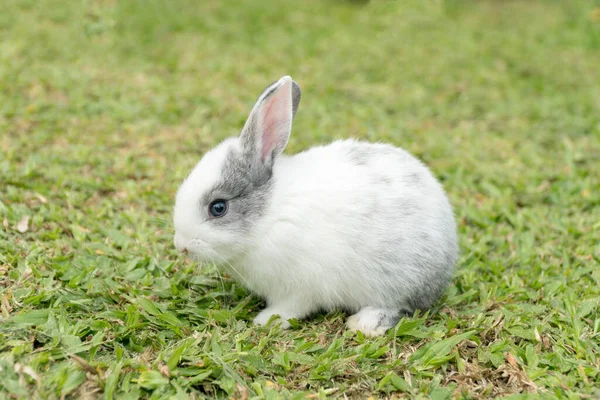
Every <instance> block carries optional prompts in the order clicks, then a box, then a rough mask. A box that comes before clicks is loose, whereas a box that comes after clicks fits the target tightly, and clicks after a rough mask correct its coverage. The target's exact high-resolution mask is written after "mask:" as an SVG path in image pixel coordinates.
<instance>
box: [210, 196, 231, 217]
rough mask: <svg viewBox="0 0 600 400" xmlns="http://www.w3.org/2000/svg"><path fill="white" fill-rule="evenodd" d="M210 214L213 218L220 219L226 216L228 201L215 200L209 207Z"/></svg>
mask: <svg viewBox="0 0 600 400" xmlns="http://www.w3.org/2000/svg"><path fill="white" fill-rule="evenodd" d="M208 212H209V213H210V215H211V216H213V217H215V218H218V217H222V216H223V215H225V213H226V212H227V201H225V200H215V201H213V202H212V203H210V205H209V206H208Z"/></svg>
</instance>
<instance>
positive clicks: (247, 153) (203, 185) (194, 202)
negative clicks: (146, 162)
mask: <svg viewBox="0 0 600 400" xmlns="http://www.w3.org/2000/svg"><path fill="white" fill-rule="evenodd" d="M299 102H300V88H299V87H298V85H297V84H296V83H295V82H294V81H292V79H291V78H290V77H289V76H285V77H283V78H281V79H280V80H278V81H277V82H275V83H273V84H271V85H269V86H268V87H267V88H266V89H265V91H264V92H263V93H262V94H261V95H260V97H259V98H258V100H257V102H256V104H255V105H254V107H253V108H252V111H251V112H250V115H249V116H248V120H247V121H246V124H245V125H244V128H243V129H242V132H241V134H240V136H239V137H237V138H230V139H227V140H225V141H223V142H222V143H220V144H219V145H218V146H217V147H215V148H214V149H212V150H211V151H209V152H208V153H206V154H205V155H204V157H202V159H201V160H200V162H199V163H198V164H197V165H196V167H195V168H194V169H193V170H192V172H191V173H190V175H189V176H188V177H187V179H186V180H185V181H184V182H183V183H182V184H181V187H180V188H179V190H178V192H177V197H176V201H175V209H174V224H175V238H174V242H175V246H176V247H177V249H178V250H180V251H185V252H188V253H189V254H190V255H191V256H192V257H194V258H195V259H198V260H199V261H207V262H215V263H217V264H222V263H229V262H232V261H233V260H234V259H236V258H237V257H240V256H243V254H244V253H245V252H246V251H247V249H248V248H249V247H250V246H252V242H253V241H255V240H257V235H256V232H255V227H256V226H257V223H258V222H260V220H261V218H264V216H265V213H266V212H267V211H268V206H269V201H270V198H271V196H272V193H273V191H274V190H275V188H274V182H273V180H272V179H271V178H272V175H273V167H274V164H275V161H276V159H277V157H278V156H279V155H280V154H281V153H282V152H283V150H284V149H285V146H286V145H287V142H288V139H289V136H290V131H291V128H292V120H293V119H294V115H295V114H296V110H297V108H298V104H299Z"/></svg>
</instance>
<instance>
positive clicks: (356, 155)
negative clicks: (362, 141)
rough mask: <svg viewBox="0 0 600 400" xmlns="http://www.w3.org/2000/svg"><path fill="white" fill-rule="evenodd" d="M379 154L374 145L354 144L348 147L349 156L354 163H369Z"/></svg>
mask: <svg viewBox="0 0 600 400" xmlns="http://www.w3.org/2000/svg"><path fill="white" fill-rule="evenodd" d="M376 154H377V151H376V149H375V148H374V147H373V146H364V145H363V146H360V145H357V146H352V147H350V148H348V158H350V161H351V162H352V163H353V164H354V165H367V164H368V163H369V161H370V160H371V159H372V158H373V157H375V156H376Z"/></svg>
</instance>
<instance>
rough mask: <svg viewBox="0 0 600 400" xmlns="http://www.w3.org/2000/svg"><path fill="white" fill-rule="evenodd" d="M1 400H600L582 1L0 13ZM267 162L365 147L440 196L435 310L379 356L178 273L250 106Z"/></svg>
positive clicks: (593, 45) (588, 66) (597, 204)
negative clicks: (180, 240)
mask: <svg viewBox="0 0 600 400" xmlns="http://www.w3.org/2000/svg"><path fill="white" fill-rule="evenodd" d="M0 38H1V40H0V300H1V302H0V307H1V313H0V399H4V398H7V399H8V398H41V399H58V398H80V399H91V398H98V397H100V398H104V399H112V398H119V399H136V398H151V399H159V398H160V399H162V398H174V399H188V398H189V399H195V398H203V397H209V398H213V397H218V398H222V397H230V398H231V397H233V398H237V399H248V398H267V399H274V398H298V399H300V398H306V397H307V396H308V397H309V398H325V397H332V398H336V397H337V398H345V397H348V398H367V397H369V396H372V397H374V398H383V397H417V398H431V399H446V398H457V397H458V398H463V397H464V398H489V397H494V396H501V395H506V394H514V396H515V397H513V398H521V397H522V398H525V397H526V396H531V395H533V396H540V397H544V398H570V399H580V398H600V389H599V388H600V3H598V2H597V1H595V2H594V1H578V0H577V1H576V0H569V1H558V0H556V1H552V0H548V1H534V0H530V1H525V0H521V1H517V0H515V1H499V0H496V1H492V0H484V1H466V0H464V1H461V0H453V1H442V0H437V1H433V0H427V1H421V0H408V1H370V2H369V1H350V0H346V1H343V0H320V1H319V0H309V1H302V2H298V1H296V2H292V1H287V0H286V1H275V0H269V1H256V2H247V1H246V2H243V1H239V0H232V1H226V2H221V1H212V0H211V1H202V2H200V1H193V0H173V1H167V0H147V1H141V0H123V1H114V0H89V1H85V2H79V1H63V0H39V1H34V0H5V1H3V2H2V11H1V12H0ZM288 74H289V75H291V76H292V77H293V78H294V79H295V80H296V81H297V82H298V83H299V84H300V86H301V87H302V88H303V100H302V103H301V105H300V109H299V111H298V114H297V116H296V120H295V122H294V129H293V131H292V137H291V139H290V143H289V146H288V149H287V150H286V151H287V152H288V153H290V154H292V153H295V152H298V151H301V150H303V149H306V148H309V147H310V146H313V145H317V144H323V143H327V142H329V141H331V140H334V139H339V138H349V137H353V138H362V139H368V140H373V141H386V142H390V143H393V144H396V145H399V146H402V147H404V148H405V149H407V150H409V151H411V152H412V153H413V154H415V155H417V156H418V157H420V158H421V159H422V160H424V161H425V162H426V163H427V164H428V165H429V166H430V167H431V169H432V171H433V172H434V174H435V175H436V176H437V177H439V179H440V180H441V181H442V182H443V184H444V186H445V188H446V189H447V191H448V194H449V197H450V199H451V202H452V204H453V206H454V208H455V213H456V219H457V222H458V225H459V236H460V244H461V257H460V260H459V263H458V266H457V271H456V277H455V279H454V280H453V282H452V285H451V287H450V288H449V289H448V291H447V292H446V294H445V296H444V297H443V298H442V299H441V300H440V301H439V302H438V303H437V305H436V306H435V307H434V308H433V309H431V310H429V311H428V312H425V313H423V312H421V313H417V314H415V315H414V316H412V317H410V318H405V319H402V320H401V321H400V322H399V323H398V325H397V326H396V328H395V329H394V330H393V331H390V332H388V334H387V335H386V336H384V337H381V338H375V339H370V338H365V337H363V336H362V335H361V334H354V333H351V332H348V331H346V329H345V328H344V318H345V316H344V315H343V314H342V313H330V314H328V315H316V316H314V318H311V319H308V320H306V321H301V322H299V323H298V324H297V326H294V327H293V329H291V330H289V331H282V330H280V329H278V328H277V327H274V328H270V329H265V328H257V327H254V326H252V324H251V321H252V318H253V317H254V316H255V315H256V313H257V311H258V310H259V309H260V308H261V307H262V306H263V304H262V301H261V300H260V299H258V298H255V297H253V296H251V295H249V293H247V292H246V291H245V290H244V289H243V287H241V286H240V285H239V284H238V283H236V282H235V281H234V280H232V279H231V278H230V277H228V276H223V275H220V274H218V273H217V270H216V268H215V267H214V266H203V267H202V268H199V267H198V265H196V264H195V263H193V262H192V261H190V260H188V259H186V258H185V257H183V256H182V255H180V254H178V253H177V251H176V250H175V248H174V246H173V242H172V235H173V227H172V208H173V202H174V196H175V191H176V190H177V187H178V185H179V183H180V182H181V181H182V180H183V179H184V178H185V176H186V175H187V173H188V172H189V171H190V169H191V168H192V166H193V165H194V164H195V163H196V162H197V161H198V160H199V158H200V157H201V156H202V154H203V153H204V152H205V151H207V150H208V149H210V148H211V147H212V146H214V145H215V144H216V143H218V142H219V141H220V140H222V139H223V138H225V137H228V136H231V135H236V134H238V132H239V131H240V129H241V127H242V124H243V123H244V120H245V118H246V116H247V114H248V112H249V110H250V107H251V106H252V104H253V102H254V100H255V99H256V97H257V96H258V94H259V93H260V92H261V90H262V89H263V88H264V87H265V86H266V85H267V84H269V83H271V82H272V81H274V80H276V79H278V78H280V77H281V76H283V75H288Z"/></svg>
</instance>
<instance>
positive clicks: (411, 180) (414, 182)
mask: <svg viewBox="0 0 600 400" xmlns="http://www.w3.org/2000/svg"><path fill="white" fill-rule="evenodd" d="M421 181H422V178H421V175H419V174H418V173H416V172H413V173H411V174H409V175H406V176H405V177H404V182H405V183H406V184H408V185H411V186H420V185H421Z"/></svg>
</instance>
